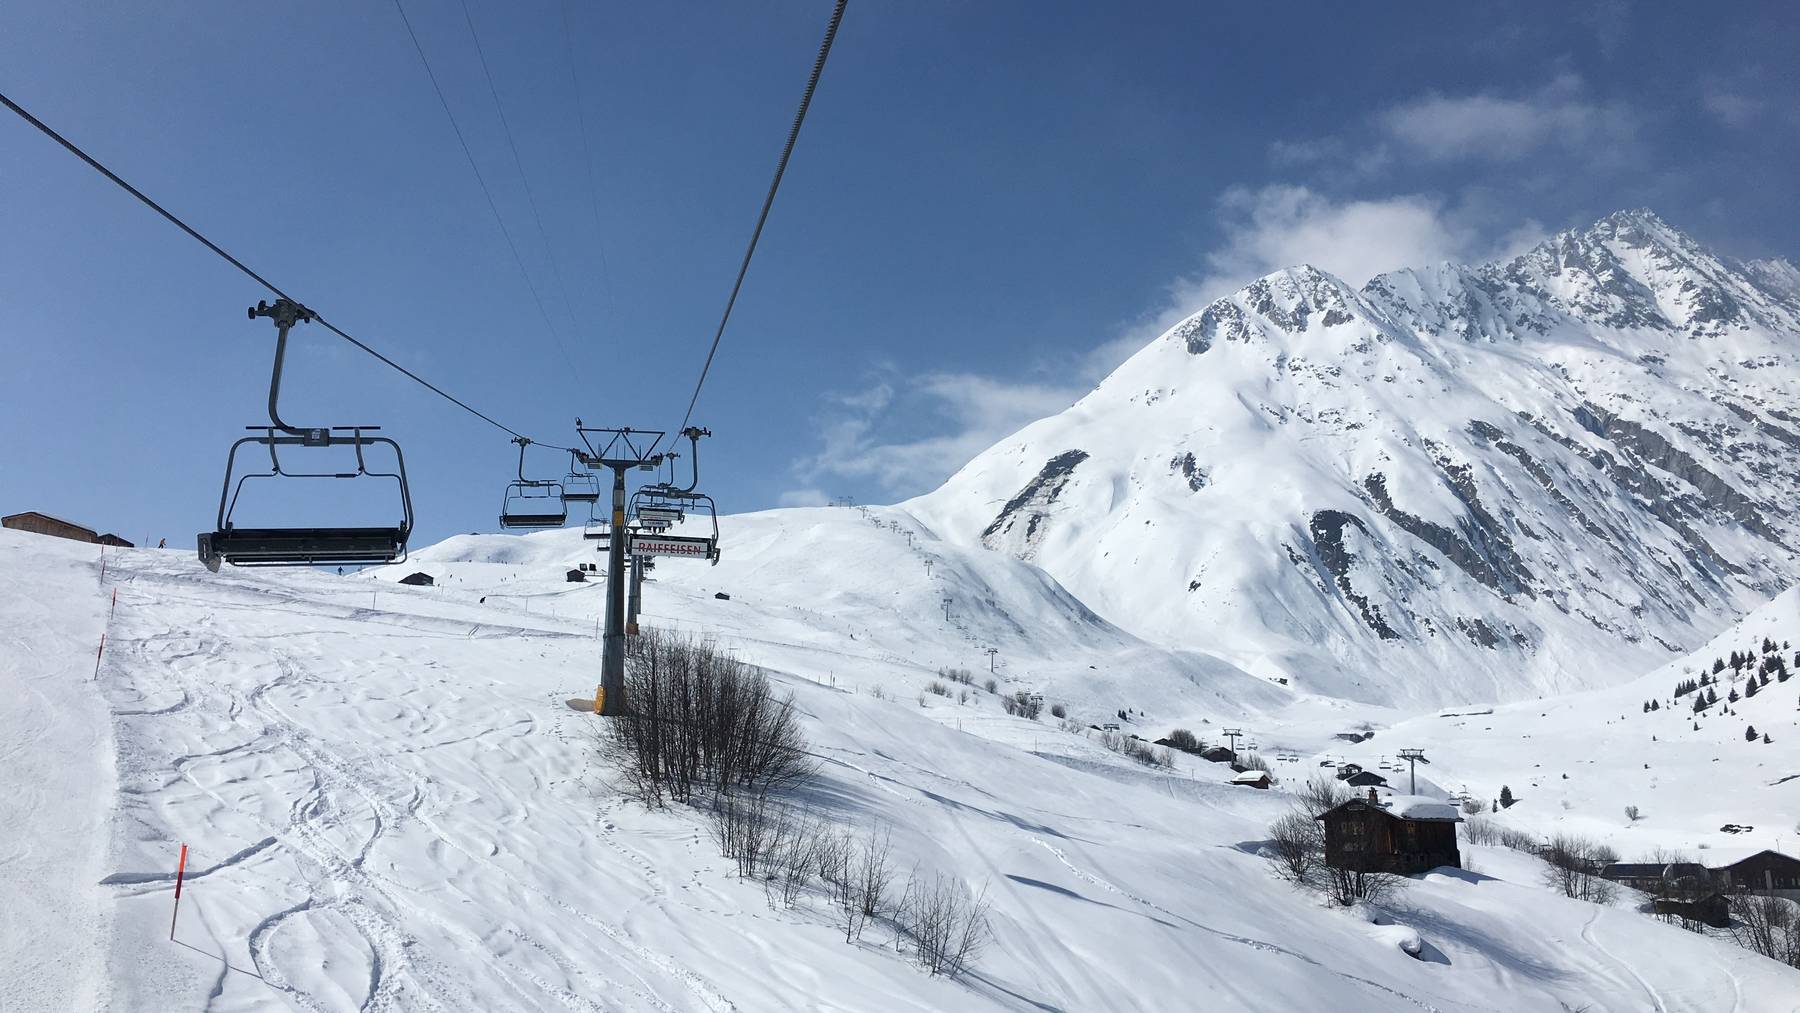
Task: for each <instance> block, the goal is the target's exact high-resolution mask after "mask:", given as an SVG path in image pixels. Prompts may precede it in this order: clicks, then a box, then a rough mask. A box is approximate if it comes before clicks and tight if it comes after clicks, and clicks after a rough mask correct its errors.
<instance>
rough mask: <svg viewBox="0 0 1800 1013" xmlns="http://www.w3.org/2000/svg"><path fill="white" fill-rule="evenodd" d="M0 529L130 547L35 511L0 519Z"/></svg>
mask: <svg viewBox="0 0 1800 1013" xmlns="http://www.w3.org/2000/svg"><path fill="white" fill-rule="evenodd" d="M0 527H6V528H12V529H13V530H14V531H29V532H31V533H32V534H37V535H49V536H50V537H52V538H67V539H69V540H70V541H74V542H93V543H97V544H100V545H116V546H118V547H119V548H121V549H129V548H131V547H132V546H131V543H130V542H128V541H126V540H125V539H123V538H120V537H119V536H118V535H114V534H105V535H103V534H100V533H99V532H97V531H95V530H94V529H93V528H85V527H82V526H81V525H79V524H77V523H75V522H74V521H65V520H63V519H62V518H60V517H52V516H50V515H49V514H46V513H39V512H38V511H36V510H27V511H25V512H24V513H17V514H8V515H7V516H5V517H0Z"/></svg>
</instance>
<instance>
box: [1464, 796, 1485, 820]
mask: <svg viewBox="0 0 1800 1013" xmlns="http://www.w3.org/2000/svg"><path fill="white" fill-rule="evenodd" d="M1462 812H1463V815H1464V816H1480V815H1481V814H1482V813H1484V812H1487V803H1486V802H1483V801H1482V800H1480V799H1478V798H1465V799H1463V804H1462Z"/></svg>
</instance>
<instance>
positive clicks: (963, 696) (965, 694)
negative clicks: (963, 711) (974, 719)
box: [956, 689, 969, 704]
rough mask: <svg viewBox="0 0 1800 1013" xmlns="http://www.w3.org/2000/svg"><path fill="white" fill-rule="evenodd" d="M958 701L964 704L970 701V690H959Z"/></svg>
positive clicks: (957, 693)
mask: <svg viewBox="0 0 1800 1013" xmlns="http://www.w3.org/2000/svg"><path fill="white" fill-rule="evenodd" d="M956 702H957V703H964V704H966V703H968V702H969V691H968V690H966V689H959V690H957V691H956Z"/></svg>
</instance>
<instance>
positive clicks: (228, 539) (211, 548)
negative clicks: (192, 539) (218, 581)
mask: <svg viewBox="0 0 1800 1013" xmlns="http://www.w3.org/2000/svg"><path fill="white" fill-rule="evenodd" d="M406 535H407V532H406V529H404V528H226V529H224V530H222V531H214V532H212V533H210V534H203V535H201V536H200V558H201V559H202V560H203V561H204V560H208V557H209V556H210V557H212V560H213V561H216V560H221V559H222V560H224V561H225V562H228V563H232V564H234V565H237V566H246V565H249V566H254V565H258V564H261V565H277V564H282V565H296V564H297V565H305V564H309V563H340V564H342V563H357V564H369V563H391V562H393V561H394V560H396V559H399V558H401V557H402V556H404V555H405V554H406Z"/></svg>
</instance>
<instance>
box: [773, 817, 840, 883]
mask: <svg viewBox="0 0 1800 1013" xmlns="http://www.w3.org/2000/svg"><path fill="white" fill-rule="evenodd" d="M825 832H826V829H825V824H824V822H823V820H820V819H817V818H815V817H813V816H812V815H811V814H809V813H804V812H803V813H800V814H798V815H795V816H793V817H791V818H788V819H785V820H783V821H782V822H781V824H780V826H779V827H778V828H777V830H776V833H775V834H774V835H773V837H772V839H771V841H770V842H769V848H768V853H767V856H766V857H765V859H764V870H765V878H764V879H763V891H764V895H765V896H766V897H767V898H768V900H769V904H770V905H771V906H773V905H774V904H775V902H776V900H777V899H779V900H780V902H781V904H782V906H783V907H793V906H794V904H795V902H797V901H798V900H799V899H800V896H801V894H803V893H804V892H805V891H806V885H807V884H808V883H809V882H811V881H812V877H813V870H814V869H815V868H816V867H817V864H818V854H817V852H818V846H819V840H820V839H821V837H822V836H823V835H824V834H825Z"/></svg>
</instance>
